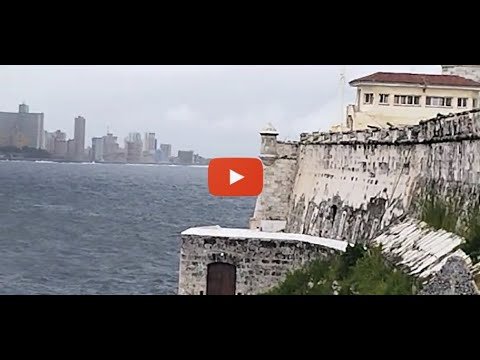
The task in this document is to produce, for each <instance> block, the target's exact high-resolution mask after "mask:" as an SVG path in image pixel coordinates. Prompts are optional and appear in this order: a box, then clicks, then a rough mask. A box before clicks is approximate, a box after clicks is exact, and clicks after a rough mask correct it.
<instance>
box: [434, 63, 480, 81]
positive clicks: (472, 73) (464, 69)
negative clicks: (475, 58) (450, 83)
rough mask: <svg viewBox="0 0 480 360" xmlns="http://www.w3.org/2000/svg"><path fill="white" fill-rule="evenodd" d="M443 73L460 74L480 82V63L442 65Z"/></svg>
mask: <svg viewBox="0 0 480 360" xmlns="http://www.w3.org/2000/svg"><path fill="white" fill-rule="evenodd" d="M442 74H443V75H458V76H461V77H464V78H466V79H471V80H474V81H478V82H480V65H442Z"/></svg>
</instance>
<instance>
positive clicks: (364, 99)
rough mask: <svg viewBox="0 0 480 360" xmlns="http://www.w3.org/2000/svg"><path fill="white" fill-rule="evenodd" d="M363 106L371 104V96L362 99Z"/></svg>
mask: <svg viewBox="0 0 480 360" xmlns="http://www.w3.org/2000/svg"><path fill="white" fill-rule="evenodd" d="M363 103H364V104H373V94H365V96H364V98H363Z"/></svg>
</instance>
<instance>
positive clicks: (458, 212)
mask: <svg viewBox="0 0 480 360" xmlns="http://www.w3.org/2000/svg"><path fill="white" fill-rule="evenodd" d="M421 220H422V221H424V222H425V223H427V224H429V225H430V226H432V227H433V228H435V229H443V230H446V231H449V232H452V233H456V234H458V235H460V236H463V237H464V238H465V239H466V242H465V243H463V244H462V245H461V246H460V248H461V249H462V250H463V251H465V253H466V254H467V255H469V256H470V258H471V259H472V261H473V262H474V263H477V262H479V261H480V211H479V208H478V206H476V207H475V208H473V209H470V211H469V212H467V213H466V214H465V212H462V209H460V208H459V207H458V206H456V205H454V204H450V203H448V202H447V201H445V200H443V199H442V198H440V197H439V196H437V195H434V194H429V196H428V198H426V199H424V200H423V203H422V204H421Z"/></svg>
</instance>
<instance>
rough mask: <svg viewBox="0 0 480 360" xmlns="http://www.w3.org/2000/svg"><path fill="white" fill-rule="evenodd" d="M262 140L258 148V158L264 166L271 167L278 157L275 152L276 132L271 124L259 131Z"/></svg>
mask: <svg viewBox="0 0 480 360" xmlns="http://www.w3.org/2000/svg"><path fill="white" fill-rule="evenodd" d="M260 136H261V139H262V143H261V147H260V158H261V159H262V161H263V163H264V164H265V165H271V164H272V163H273V162H274V161H275V159H276V158H277V156H278V152H277V136H278V131H277V130H276V129H275V128H274V127H273V125H272V124H271V123H268V125H267V126H266V127H265V128H264V129H263V130H262V131H260Z"/></svg>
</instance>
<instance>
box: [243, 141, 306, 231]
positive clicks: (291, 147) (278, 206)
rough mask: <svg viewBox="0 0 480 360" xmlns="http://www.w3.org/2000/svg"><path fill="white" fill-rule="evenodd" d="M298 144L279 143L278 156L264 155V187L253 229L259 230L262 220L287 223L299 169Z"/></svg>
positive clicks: (254, 217)
mask: <svg viewBox="0 0 480 360" xmlns="http://www.w3.org/2000/svg"><path fill="white" fill-rule="evenodd" d="M297 152H298V143H293V142H290V143H286V142H278V143H277V145H276V154H274V155H272V154H268V156H266V155H265V154H262V155H261V156H260V157H261V159H262V160H263V164H264V186H263V192H262V194H261V195H260V196H259V197H258V198H257V203H256V206H255V212H254V215H253V218H252V219H251V220H250V228H251V229H259V228H260V227H261V220H278V221H285V220H286V219H287V214H288V204H289V203H290V197H291V195H292V186H293V182H294V179H295V174H296V168H297Z"/></svg>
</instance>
